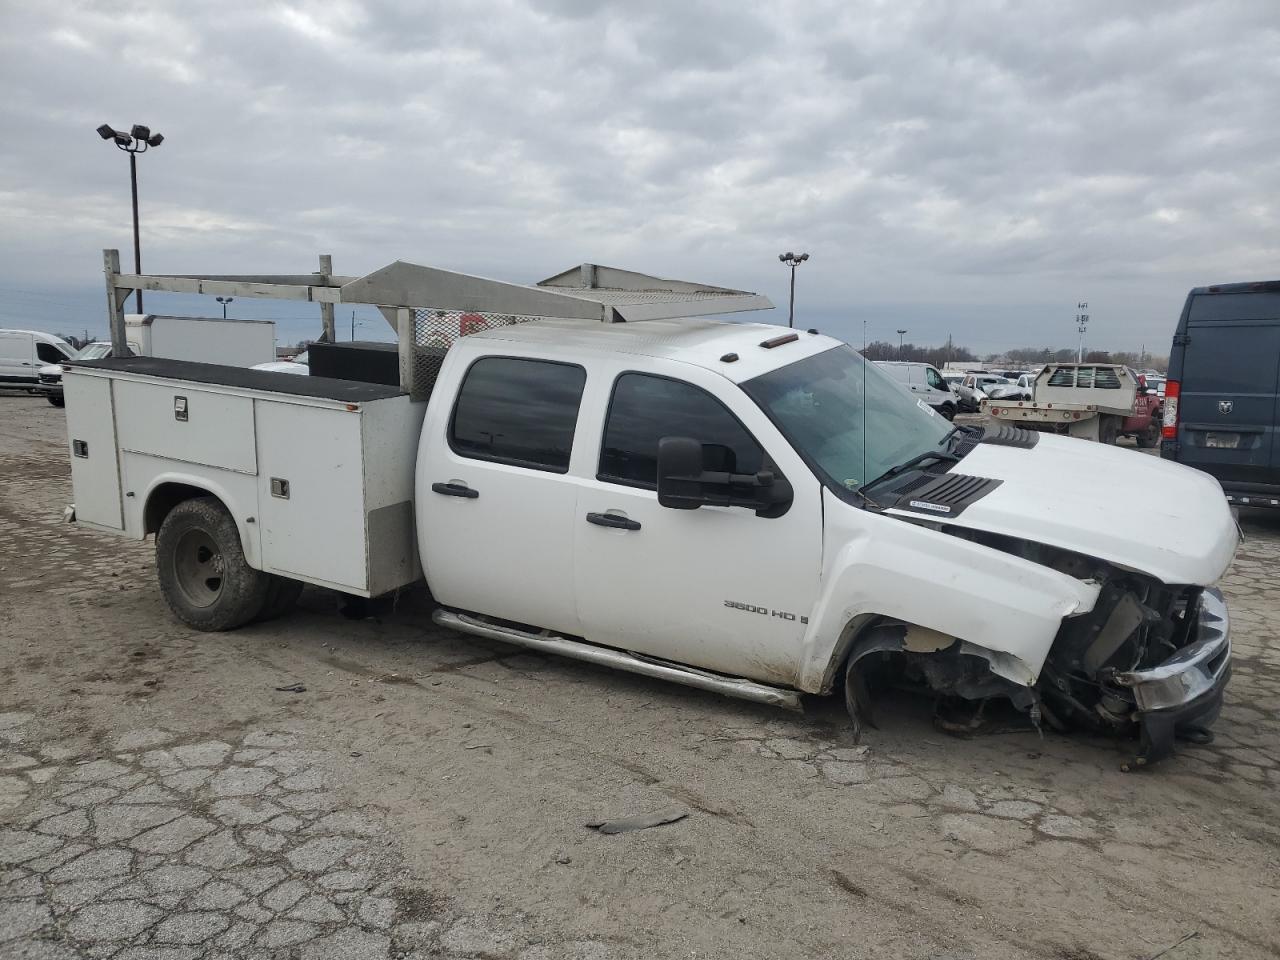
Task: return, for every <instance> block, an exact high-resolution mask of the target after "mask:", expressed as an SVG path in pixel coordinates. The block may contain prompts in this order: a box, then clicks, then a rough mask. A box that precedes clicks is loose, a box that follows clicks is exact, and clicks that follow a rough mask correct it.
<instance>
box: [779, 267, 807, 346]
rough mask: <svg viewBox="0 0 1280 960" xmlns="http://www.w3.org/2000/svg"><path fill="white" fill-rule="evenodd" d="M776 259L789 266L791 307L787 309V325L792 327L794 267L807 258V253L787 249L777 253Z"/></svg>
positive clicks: (793, 324)
mask: <svg viewBox="0 0 1280 960" xmlns="http://www.w3.org/2000/svg"><path fill="white" fill-rule="evenodd" d="M778 259H779V260H781V261H782V262H783V263H785V264H788V265H789V266H790V267H791V307H790V309H789V310H788V311H787V326H788V327H794V326H795V325H796V267H798V266H800V264H802V263H804V262H805V261H806V260H808V259H809V255H808V254H807V253H792V252H791V251H790V250H788V251H787V252H786V253H780V254H778Z"/></svg>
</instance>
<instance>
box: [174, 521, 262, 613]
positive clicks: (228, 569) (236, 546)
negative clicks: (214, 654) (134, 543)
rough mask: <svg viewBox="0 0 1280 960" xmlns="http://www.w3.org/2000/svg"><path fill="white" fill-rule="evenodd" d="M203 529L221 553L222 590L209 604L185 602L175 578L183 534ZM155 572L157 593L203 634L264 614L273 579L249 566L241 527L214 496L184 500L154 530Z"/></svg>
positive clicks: (175, 611)
mask: <svg viewBox="0 0 1280 960" xmlns="http://www.w3.org/2000/svg"><path fill="white" fill-rule="evenodd" d="M193 528H200V529H203V530H204V531H205V532H206V533H208V534H209V536H210V537H212V538H213V540H214V541H215V542H216V543H217V544H218V546H219V547H220V548H221V551H222V558H223V571H222V579H223V585H222V592H221V595H220V596H219V597H218V599H217V600H216V601H215V602H214V603H213V604H212V605H211V606H209V607H195V606H192V605H191V604H190V603H188V602H187V600H186V598H185V597H183V595H182V591H181V590H180V588H179V587H178V585H177V583H176V582H175V581H174V574H173V563H172V554H173V550H174V548H175V546H176V544H177V541H178V539H179V537H181V535H182V534H183V533H184V532H186V531H187V530H190V529H193ZM156 574H157V577H158V579H159V581H160V592H161V593H162V594H163V595H164V599H165V603H167V604H168V605H169V609H170V610H172V611H173V615H174V616H175V617H177V618H178V619H179V620H181V621H182V622H183V623H185V624H186V625H187V626H189V627H193V628H195V629H196V630H203V631H207V632H218V631H223V630H234V629H236V628H237V627H241V626H244V625H245V624H246V623H248V622H249V621H250V620H252V619H253V618H254V617H256V616H258V615H259V613H261V612H262V609H263V606H264V604H265V603H266V601H267V593H268V590H269V588H270V586H271V579H270V578H269V576H268V575H267V574H265V573H263V572H262V571H260V570H255V569H254V568H253V567H251V566H249V564H248V562H247V561H246V560H245V557H244V549H243V547H242V546H241V543H240V531H239V530H238V529H237V528H236V522H235V520H234V519H232V517H231V514H230V513H228V512H227V508H226V507H224V506H223V505H222V502H221V501H220V500H218V498H217V497H194V498H192V499H190V500H183V501H182V502H181V503H179V504H178V505H177V506H175V507H174V508H173V509H172V510H170V511H169V513H168V514H167V515H166V516H165V518H164V521H163V522H162V523H161V524H160V531H159V533H157V534H156Z"/></svg>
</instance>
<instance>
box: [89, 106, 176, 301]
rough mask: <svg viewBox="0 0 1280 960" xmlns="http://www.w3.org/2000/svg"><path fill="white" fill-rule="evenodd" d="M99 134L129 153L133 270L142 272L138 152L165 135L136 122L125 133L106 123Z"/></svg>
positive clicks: (158, 143)
mask: <svg viewBox="0 0 1280 960" xmlns="http://www.w3.org/2000/svg"><path fill="white" fill-rule="evenodd" d="M98 136H100V137H101V138H102V139H103V140H110V141H112V142H113V143H115V145H116V146H117V147H119V148H120V149H121V150H123V151H124V152H125V153H127V154H129V185H130V187H131V188H132V190H133V272H134V273H137V274H141V273H142V246H141V243H140V242H139V239H138V154H140V153H146V152H147V149H148V148H150V147H158V146H160V144H162V143H164V135H163V134H159V133H152V132H151V128H150V127H147V126H143V125H142V124H140V123H135V124H134V125H133V128H132V129H131V130H130V131H129V132H128V133H125V132H124V131H123V130H116V129H114V128H113V127H111V125H110V124H106V123H104V124H103V125H102V126H100V127H99V128H98ZM135 292H136V294H137V305H138V312H139V313H141V312H142V291H141V290H137V291H135Z"/></svg>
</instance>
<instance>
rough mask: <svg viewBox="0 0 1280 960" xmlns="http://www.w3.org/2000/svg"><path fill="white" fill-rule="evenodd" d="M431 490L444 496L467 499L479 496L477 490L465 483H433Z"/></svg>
mask: <svg viewBox="0 0 1280 960" xmlns="http://www.w3.org/2000/svg"><path fill="white" fill-rule="evenodd" d="M431 490H432V492H433V493H443V494H444V495H445V496H446V497H466V499H468V500H474V499H475V498H476V497H478V496H480V491H479V490H472V489H471V488H470V487H468V486H467V485H466V484H465V483H433V484H432V485H431Z"/></svg>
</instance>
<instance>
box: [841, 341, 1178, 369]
mask: <svg viewBox="0 0 1280 960" xmlns="http://www.w3.org/2000/svg"><path fill="white" fill-rule="evenodd" d="M862 355H863V356H864V357H866V358H867V359H868V360H911V361H914V362H917V363H931V364H933V365H934V366H935V367H938V368H942V367H944V366H946V365H947V364H948V363H953V364H955V363H974V362H977V361H978V359H979V357H978V355H977V354H976V353H974V352H973V351H972V350H970V349H969V348H968V347H962V346H958V345H956V344H943V345H942V346H940V347H925V346H920V345H919V344H915V343H904V344H903V345H902V347H901V348H899V347H898V345H897V344H896V343H890V342H889V341H887V340H875V341H872V342H871V343H869V344H867V347H866V349H865V350H863V351H862ZM1075 359H1076V351H1075V350H1074V349H1072V348H1070V347H1058V348H1054V347H1017V348H1015V349H1013V350H1006V351H1004V352H1003V353H989V354H986V355H984V356H983V357H982V360H983V361H984V362H986V363H988V364H990V363H996V364H1005V365H1007V366H1009V367H1011V368H1017V369H1024V368H1027V367H1037V366H1040V365H1041V364H1045V363H1071V362H1073V361H1074V360H1075ZM1084 359H1085V361H1086V362H1088V363H1123V364H1125V365H1126V366H1130V367H1133V368H1134V369H1135V370H1145V369H1147V368H1148V367H1150V368H1152V369H1155V370H1161V371H1164V370H1167V369H1168V368H1169V358H1168V357H1157V356H1153V355H1152V354H1149V353H1147V354H1141V353H1131V352H1128V351H1124V350H1117V351H1115V352H1114V353H1113V352H1111V351H1108V350H1090V351H1088V352H1087V353H1085V355H1084Z"/></svg>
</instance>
